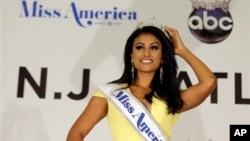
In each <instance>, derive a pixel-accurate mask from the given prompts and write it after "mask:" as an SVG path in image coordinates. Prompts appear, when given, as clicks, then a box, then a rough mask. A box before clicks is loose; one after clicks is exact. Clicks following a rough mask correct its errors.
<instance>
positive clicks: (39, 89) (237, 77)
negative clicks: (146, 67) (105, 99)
mask: <svg viewBox="0 0 250 141" xmlns="http://www.w3.org/2000/svg"><path fill="white" fill-rule="evenodd" d="M47 70H48V69H47V68H41V73H40V82H39V83H38V82H37V81H35V79H34V78H33V77H32V75H31V73H30V72H29V71H28V69H27V68H26V67H20V68H19V75H18V88H17V97H18V98H23V97H24V88H25V82H28V84H29V85H30V86H31V87H32V88H33V90H34V91H35V93H36V95H37V96H38V97H39V98H41V99H44V98H46V84H47ZM214 74H215V76H216V78H217V79H227V78H228V73H227V72H215V73H214ZM89 78H90V69H83V76H82V85H81V86H82V88H81V91H80V93H74V92H72V91H70V92H69V93H68V94H67V96H68V97H69V98H70V99H72V100H81V99H84V98H85V97H86V96H87V95H88V92H89V80H90V79H89ZM177 79H178V81H179V84H181V82H182V81H183V82H184V83H185V85H186V87H190V86H192V85H193V84H192V82H191V80H190V77H189V75H188V73H187V72H186V71H180V72H179V74H178V76H177ZM25 80H26V81H25ZM234 84H235V85H234V88H235V93H234V94H235V104H250V98H243V97H242V74H241V73H235V74H234ZM218 86H219V85H218ZM218 86H217V87H216V88H215V90H214V91H213V92H212V93H211V103H218ZM54 99H61V92H55V93H54Z"/></svg>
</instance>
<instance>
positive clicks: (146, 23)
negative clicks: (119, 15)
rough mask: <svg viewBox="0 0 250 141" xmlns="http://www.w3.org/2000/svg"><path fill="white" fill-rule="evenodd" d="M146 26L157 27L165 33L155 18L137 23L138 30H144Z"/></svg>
mask: <svg viewBox="0 0 250 141" xmlns="http://www.w3.org/2000/svg"><path fill="white" fill-rule="evenodd" d="M144 26H154V27H157V28H159V29H161V30H163V31H164V26H163V25H161V24H159V23H158V22H157V21H156V20H155V17H153V18H149V19H147V20H144V21H137V24H136V29H138V28H142V27H144Z"/></svg>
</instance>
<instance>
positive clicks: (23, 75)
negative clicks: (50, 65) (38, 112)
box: [17, 67, 47, 98]
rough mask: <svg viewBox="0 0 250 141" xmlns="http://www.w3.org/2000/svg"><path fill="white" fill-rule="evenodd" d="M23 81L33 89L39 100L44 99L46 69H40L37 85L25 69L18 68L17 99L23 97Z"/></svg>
mask: <svg viewBox="0 0 250 141" xmlns="http://www.w3.org/2000/svg"><path fill="white" fill-rule="evenodd" d="M25 80H27V81H28V82H29V84H30V86H31V87H32V88H33V89H34V91H35V92H36V94H37V96H38V97H39V98H45V96H46V95H45V91H46V81H47V68H42V72H41V78H40V84H39V85H38V84H37V83H36V81H35V80H34V78H33V77H32V76H31V74H30V73H29V71H28V70H27V69H26V67H20V68H19V77H18V88H17V97H23V95H24V86H25Z"/></svg>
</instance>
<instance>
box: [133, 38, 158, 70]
mask: <svg viewBox="0 0 250 141" xmlns="http://www.w3.org/2000/svg"><path fill="white" fill-rule="evenodd" d="M131 59H132V61H133V64H134V67H135V68H136V69H137V72H138V73H140V72H155V71H156V70H157V69H158V68H159V66H160V64H161V60H162V45H161V42H160V40H158V39H157V38H156V37H155V36H154V35H153V34H150V33H142V34H141V35H139V36H138V37H137V38H135V40H134V43H133V49H132V54H131Z"/></svg>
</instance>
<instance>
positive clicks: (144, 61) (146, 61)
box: [141, 59, 153, 64]
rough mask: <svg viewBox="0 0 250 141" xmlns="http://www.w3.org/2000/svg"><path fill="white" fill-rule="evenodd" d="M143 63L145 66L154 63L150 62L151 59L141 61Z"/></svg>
mask: <svg viewBox="0 0 250 141" xmlns="http://www.w3.org/2000/svg"><path fill="white" fill-rule="evenodd" d="M141 62H142V63H144V64H150V63H152V62H153V60H149V59H142V60H141Z"/></svg>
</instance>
